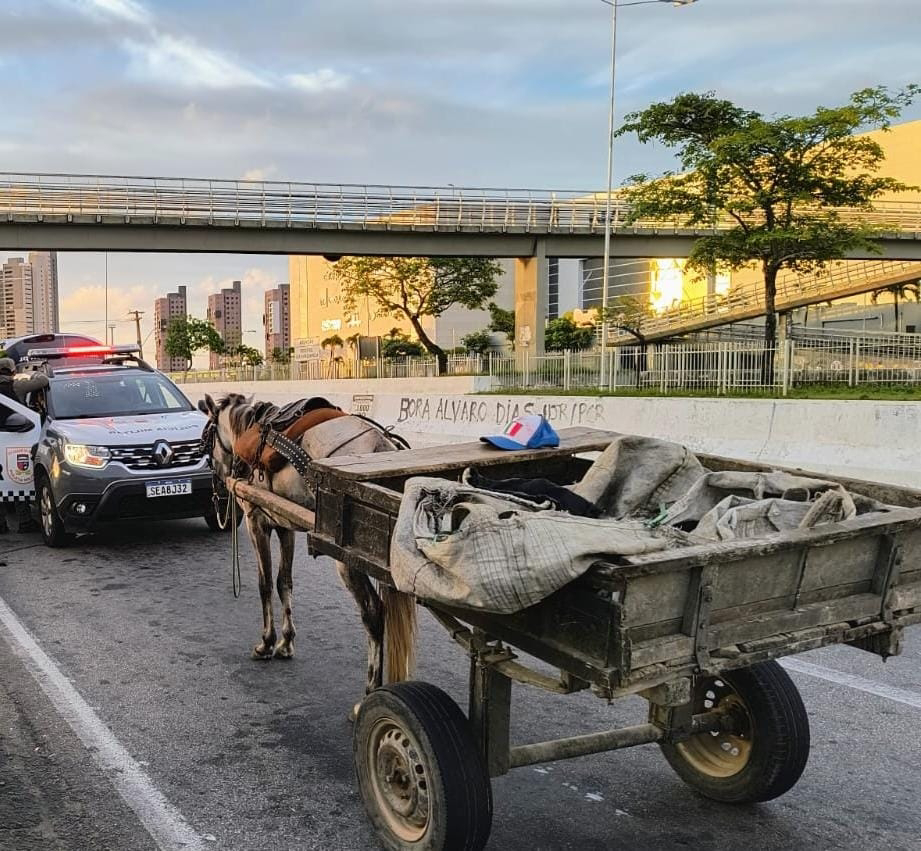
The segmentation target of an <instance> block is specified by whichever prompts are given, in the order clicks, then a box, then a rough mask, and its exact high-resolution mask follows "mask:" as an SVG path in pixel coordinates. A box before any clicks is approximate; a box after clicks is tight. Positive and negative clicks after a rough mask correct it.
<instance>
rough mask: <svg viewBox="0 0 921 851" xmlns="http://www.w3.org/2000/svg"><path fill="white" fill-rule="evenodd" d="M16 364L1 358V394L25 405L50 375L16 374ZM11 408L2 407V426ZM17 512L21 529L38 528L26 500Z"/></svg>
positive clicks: (0, 521) (3, 526)
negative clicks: (18, 375) (31, 394)
mask: <svg viewBox="0 0 921 851" xmlns="http://www.w3.org/2000/svg"><path fill="white" fill-rule="evenodd" d="M15 373H16V364H15V363H14V362H13V359H12V358H0V395H2V396H6V397H7V398H9V399H13V400H14V401H16V402H19V403H20V404H22V405H24V404H26V400H27V399H28V398H29V394H30V393H33V392H35V391H36V390H44V389H45V388H46V387H47V386H48V376H47V375H44V374H43V373H40V372H36V373H33V375H31V376H28V377H27V376H20V377H17V376H16V374H15ZM8 413H9V409H4V408H2V407H0V426H2V425H3V423H4V422H5V421H6V417H7V415H8ZM16 513H17V515H18V517H19V531H20V532H31V531H35V530H36V529H37V528H38V525H37V524H36V523H35V521H34V520H33V519H32V516H31V514H30V513H29V506H28V504H27V503H25V502H17V503H16ZM8 531H9V527H8V526H7V523H6V514H5V513H0V534H3V533H4V532H8Z"/></svg>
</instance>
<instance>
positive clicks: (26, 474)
mask: <svg viewBox="0 0 921 851" xmlns="http://www.w3.org/2000/svg"><path fill="white" fill-rule="evenodd" d="M40 431H41V419H40V417H39V415H38V414H37V413H36V412H35V411H33V410H32V409H31V408H27V407H26V406H25V405H21V404H19V402H16V401H14V400H13V399H9V398H7V397H6V396H0V502H29V501H31V500H32V499H33V498H34V496H35V482H34V478H33V458H32V447H33V446H35V445H36V444H37V443H38V438H39V433H40Z"/></svg>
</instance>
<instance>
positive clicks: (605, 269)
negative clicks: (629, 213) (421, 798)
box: [598, 2, 618, 389]
mask: <svg viewBox="0 0 921 851" xmlns="http://www.w3.org/2000/svg"><path fill="white" fill-rule="evenodd" d="M610 5H611V106H610V109H609V110H608V180H607V184H606V186H607V193H608V194H607V198H606V200H605V204H604V259H603V260H602V265H601V314H600V315H601V370H600V372H599V375H598V385H599V388H600V389H604V388H605V387H606V386H607V383H608V368H607V367H608V317H607V315H606V312H607V309H608V285H609V283H610V280H611V269H610V266H611V202H612V197H611V196H612V193H613V191H614V94H615V92H616V87H615V85H614V84H615V81H616V80H617V61H616V60H617V6H618V4H617V3H616V2H611V4H610Z"/></svg>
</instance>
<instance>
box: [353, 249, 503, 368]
mask: <svg viewBox="0 0 921 851" xmlns="http://www.w3.org/2000/svg"><path fill="white" fill-rule="evenodd" d="M336 272H337V274H338V275H339V277H340V278H341V280H342V285H343V287H342V291H343V296H344V302H345V307H346V309H347V310H352V311H354V310H356V309H357V305H358V302H359V300H360V299H361V297H362V296H370V297H371V298H373V299H374V300H375V301H376V302H377V303H378V304H379V305H380V306H381V307H383V308H384V309H386V310H388V311H390V313H391V315H393V316H395V317H405V318H406V319H408V320H409V322H410V324H411V325H412V327H413V330H414V331H415V332H416V336H417V337H418V338H419V342H421V343H422V345H423V346H425V348H426V349H427V350H428V351H429V352H430V353H431V354H433V355H434V356H435V357H436V358H438V367H439V370H440V371H442V372H444V371H445V370H446V369H447V363H448V360H447V355H446V354H445V352H444V350H443V349H442V348H441V347H440V346H438V345H437V344H436V343H435V341H434V340H432V339H431V337H429V335H428V334H427V333H426V330H425V328H424V327H423V326H422V317H424V316H441V314H442V313H444V312H445V311H446V310H447V309H448V308H449V307H452V306H453V305H455V304H460V305H463V306H464V307H466V308H468V309H469V310H475V309H478V308H482V307H483V305H484V304H485V303H486V301H487V300H488V299H490V298H492V297H493V296H494V295H495V294H496V291H497V290H498V289H499V285H498V283H497V281H496V278H497V277H498V276H499V274H500V273H501V272H502V267H501V266H500V265H499V264H498V263H496V262H494V261H493V260H488V259H486V258H482V257H432V258H425V257H343V258H342V259H341V260H339V261H338V262H337V263H336Z"/></svg>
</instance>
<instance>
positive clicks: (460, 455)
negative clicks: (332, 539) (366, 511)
mask: <svg viewBox="0 0 921 851" xmlns="http://www.w3.org/2000/svg"><path fill="white" fill-rule="evenodd" d="M558 434H559V436H560V445H559V446H558V447H555V448H552V449H522V450H517V451H515V452H506V451H503V450H501V449H496V448H495V447H492V446H489V445H488V444H486V443H483V442H482V441H477V442H473V443H458V444H450V445H447V446H432V447H428V448H425V449H413V450H410V451H405V450H404V451H402V452H376V453H374V454H371V455H337V456H335V457H333V458H322V459H318V460H316V461H313V462H311V468H312V469H311V473H310V477H311V478H312V477H314V476H319V475H323V474H324V473H325V474H333V475H335V476H336V477H337V478H341V479H352V480H359V481H366V480H368V479H379V478H387V477H392V476H408V475H412V476H421V475H429V474H437V473H439V472H441V471H444V470H450V469H455V468H457V467H459V466H460V467H468V466H471V465H474V466H477V467H489V466H492V465H496V464H508V463H510V461H512V460H514V461H515V462H521V461H530V460H541V459H545V458H546V459H549V458H554V457H560V456H565V455H572V454H574V453H576V452H592V451H601V450H603V449H605V448H606V447H607V446H608V444H610V442H611V441H612V440H614V439H615V438H616V437H619V435H618V434H616V433H615V432H610V431H602V430H600V429H593V428H582V427H579V428H564V429H561V430H560V431H559V432H558Z"/></svg>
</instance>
